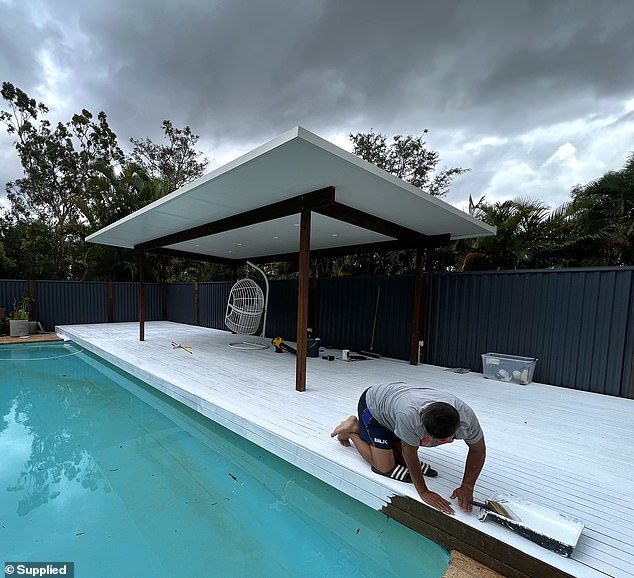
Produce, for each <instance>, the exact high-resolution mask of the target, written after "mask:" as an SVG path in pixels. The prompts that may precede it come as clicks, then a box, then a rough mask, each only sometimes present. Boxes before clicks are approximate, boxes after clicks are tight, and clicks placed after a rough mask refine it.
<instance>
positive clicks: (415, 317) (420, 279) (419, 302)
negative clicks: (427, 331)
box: [409, 247, 424, 365]
mask: <svg viewBox="0 0 634 578" xmlns="http://www.w3.org/2000/svg"><path fill="white" fill-rule="evenodd" d="M423 256H424V252H423V248H422V247H418V248H417V249H416V271H415V273H414V303H413V307H412V334H411V337H410V346H409V363H410V365H418V364H419V362H420V345H419V342H420V339H421V327H422V319H421V317H422V316H421V311H422V310H423V306H424V304H423V287H424V270H423Z"/></svg>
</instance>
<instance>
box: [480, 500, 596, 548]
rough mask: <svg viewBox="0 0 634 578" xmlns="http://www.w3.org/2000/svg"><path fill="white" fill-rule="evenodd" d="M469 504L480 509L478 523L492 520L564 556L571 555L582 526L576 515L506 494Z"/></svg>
mask: <svg viewBox="0 0 634 578" xmlns="http://www.w3.org/2000/svg"><path fill="white" fill-rule="evenodd" d="M472 504H473V505H474V506H477V507H479V508H480V513H479V515H478V519H479V520H480V521H481V522H485V521H486V520H488V519H492V520H494V521H495V522H497V523H498V524H501V525H502V526H504V527H506V528H508V529H509V530H511V531H513V532H515V533H516V534H519V535H520V536H522V537H524V538H526V539H528V540H530V541H531V542H535V543H536V544H538V545H539V546H541V547H542V548H546V549H547V550H551V551H552V552H555V553H557V554H561V555H562V556H565V557H566V558H570V556H571V555H572V552H573V550H574V549H575V546H576V545H577V542H578V540H579V536H581V532H582V531H583V528H584V524H583V522H582V521H581V520H579V519H577V518H573V517H572V516H568V515H567V514H563V513H561V512H558V511H556V510H553V509H551V508H547V507H546V506H542V505H541V504H534V503H531V502H529V501H527V500H524V499H522V498H516V497H515V496H512V495H511V494H507V493H501V494H495V495H493V496H491V498H489V499H488V500H486V502H484V503H482V502H472Z"/></svg>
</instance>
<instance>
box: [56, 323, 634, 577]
mask: <svg viewBox="0 0 634 578" xmlns="http://www.w3.org/2000/svg"><path fill="white" fill-rule="evenodd" d="M61 329H62V330H63V332H64V334H66V335H67V336H69V337H71V338H72V339H73V341H75V342H76V343H78V344H79V345H81V346H83V347H86V348H87V349H89V350H91V351H94V352H96V353H98V354H99V355H101V356H102V357H104V358H105V359H107V360H108V361H111V362H112V363H114V364H115V365H117V366H119V367H122V368H123V369H124V370H126V371H128V372H130V373H132V374H133V375H135V376H137V377H140V378H141V379H143V380H144V381H146V382H148V383H150V384H151V385H153V386H155V387H156V388H157V389H160V390H161V391H164V392H166V393H167V394H168V395H171V396H172V397H174V398H175V399H178V400H180V401H182V402H183V403H185V404H186V405H188V406H190V407H193V408H194V409H196V410H197V411H200V412H201V413H202V414H204V415H206V416H208V417H210V418H211V419H213V420H214V421H217V422H218V423H221V424H222V425H224V426H226V427H228V428H229V429H231V430H233V431H235V432H237V433H239V434H241V435H243V436H244V437H246V438H247V439H250V440H251V441H253V442H254V443H256V444H259V445H261V446H262V447H265V448H266V449H268V450H269V451H271V452H273V453H275V454H277V455H279V456H281V457H283V458H284V459H287V460H288V461H290V462H291V463H293V464H295V465H296V466H298V467H300V468H302V469H305V470H306V471H308V472H310V473H311V474H312V475H314V476H316V477H318V478H320V479H322V480H324V481H325V482H327V483H329V484H331V485H333V486H335V487H337V488H339V489H340V490H342V491H344V492H346V493H347V494H349V495H351V496H353V497H354V498H356V499H358V500H360V501H361V502H363V503H366V504H368V505H369V506H370V507H372V508H376V509H379V508H381V506H382V505H383V504H384V503H385V502H386V501H387V500H389V498H390V496H391V495H393V494H402V495H407V496H411V497H414V498H417V496H416V493H415V491H414V489H413V487H412V486H411V485H409V484H403V483H399V482H395V481H393V480H389V479H388V478H385V477H382V476H377V475H374V474H372V472H371V471H370V469H369V467H368V466H367V465H366V464H365V463H364V462H363V460H362V459H361V458H360V456H359V455H358V454H357V453H356V452H355V451H354V450H352V449H350V448H343V447H341V446H340V445H338V444H337V443H336V442H335V441H333V440H332V439H331V438H330V436H329V433H330V431H331V430H332V428H333V426H335V425H336V424H337V423H339V422H340V421H341V420H342V419H343V418H345V417H347V416H348V415H350V414H351V413H355V411H356V403H357V400H358V397H359V395H360V393H361V392H362V391H363V390H364V389H365V388H366V387H367V386H369V385H371V384H372V383H380V382H383V381H391V380H407V381H415V382H419V383H423V384H426V385H429V386H431V387H436V388H439V389H443V390H446V391H449V392H451V393H453V394H454V395H457V396H458V397H460V398H462V399H463V400H464V401H466V402H467V403H468V404H470V405H471V406H472V407H473V409H474V410H475V411H476V413H477V415H478V417H479V419H480V421H481V423H482V426H483V428H484V431H485V436H486V440H487V448H488V458H487V463H486V464H485V467H484V470H483V472H482V475H481V476H480V479H479V481H478V485H477V487H476V495H475V497H476V499H477V500H479V501H484V500H485V499H486V498H488V497H489V496H490V495H492V494H494V493H496V492H500V491H503V492H509V493H512V494H513V495H514V496H516V497H518V498H524V499H526V500H529V501H531V502H533V503H535V504H542V505H543V506H545V507H549V508H552V509H554V510H557V511H560V512H562V513H564V514H565V515H568V516H571V517H573V518H579V519H581V520H583V522H584V523H585V529H584V531H583V533H582V534H581V537H580V538H579V541H578V544H577V547H576V549H575V551H574V554H573V557H572V558H571V559H567V558H563V557H562V556H559V555H557V554H555V553H554V552H550V551H548V550H545V549H544V548H541V547H539V546H538V545H537V544H534V543H532V542H530V541H528V540H526V539H524V538H522V537H520V536H518V535H516V534H514V533H513V532H511V531H510V530H508V529H506V528H503V527H501V526H499V525H498V524H483V523H481V522H480V521H479V520H478V517H477V514H476V513H475V512H474V513H471V514H465V513H463V512H460V511H457V512H456V519H457V520H459V521H460V522H462V523H464V524H466V525H469V526H472V527H474V528H476V529H478V530H479V531H482V532H485V533H487V534H489V535H491V536H494V537H496V538H497V539H499V540H501V541H503V542H505V543H507V544H509V545H512V546H514V547H516V548H518V549H520V550H522V551H524V552H526V553H527V554H529V555H531V556H534V557H536V558H538V559H541V560H544V561H546V562H547V563H549V564H551V565H553V566H555V567H557V568H560V569H562V570H564V571H566V572H568V573H569V574H571V575H573V576H579V577H585V576H589V577H598V576H601V577H603V578H605V576H606V575H608V576H619V577H634V528H633V525H632V523H631V520H632V515H633V514H634V507H633V506H632V504H634V485H633V484H632V483H631V480H632V479H634V445H633V444H632V443H631V442H632V439H634V420H633V419H632V415H634V401H633V400H627V399H618V398H615V397H610V396H603V395H597V394H591V393H587V392H582V391H575V390H570V389H564V388H557V387H552V386H547V385H543V384H538V383H532V384H529V385H526V386H522V385H519V384H514V383H503V382H499V381H495V380H487V379H483V378H482V375H481V374H478V373H474V372H471V373H467V374H457V373H454V372H449V371H446V370H445V369H444V368H440V367H433V366H411V365H409V364H408V363H407V362H402V361H396V360H390V359H385V358H382V359H372V360H367V361H362V362H357V363H346V362H342V361H340V360H336V361H333V362H328V361H324V360H322V359H321V358H308V359H307V391H306V392H304V393H298V392H296V391H295V389H294V384H295V358H294V356H292V355H291V354H288V353H283V354H276V353H273V348H270V349H267V350H263V351H249V352H245V351H239V350H234V349H232V348H230V347H228V343H229V342H230V341H231V340H232V338H233V339H235V336H232V335H231V334H230V333H228V332H224V331H216V330H212V329H205V328H201V327H194V326H187V325H180V324H176V323H168V322H149V323H146V327H145V334H146V341H144V342H140V341H139V340H138V335H139V326H138V324H137V323H117V324H99V325H77V326H64V327H63V328H61ZM59 330H60V328H58V331H59ZM172 341H176V342H178V343H186V344H188V345H191V346H192V351H193V354H192V355H189V354H186V353H185V352H183V351H180V350H173V349H172V346H171V342H172ZM332 353H333V354H335V353H337V354H338V352H332ZM379 353H380V352H379ZM420 455H421V458H422V459H424V460H425V461H427V462H430V463H431V464H432V465H433V467H434V468H435V469H437V470H438V471H439V472H440V475H439V477H438V478H435V479H428V480H427V483H428V486H429V487H430V488H431V489H432V490H433V491H436V492H439V493H441V494H442V495H444V496H446V497H449V495H450V494H451V492H452V491H453V489H454V488H456V487H457V486H458V485H459V484H460V480H461V477H462V472H463V465H464V459H465V456H466V446H465V444H463V443H459V442H456V443H453V444H446V445H444V446H442V447H440V448H434V449H421V450H420ZM454 504H455V502H454ZM456 508H457V505H456ZM476 510H477V508H476Z"/></svg>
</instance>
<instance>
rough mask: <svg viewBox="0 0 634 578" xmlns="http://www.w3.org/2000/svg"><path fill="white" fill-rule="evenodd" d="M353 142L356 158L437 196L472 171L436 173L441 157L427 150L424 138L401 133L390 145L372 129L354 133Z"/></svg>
mask: <svg viewBox="0 0 634 578" xmlns="http://www.w3.org/2000/svg"><path fill="white" fill-rule="evenodd" d="M424 133H427V129H425V130H424ZM350 140H351V141H352V144H353V149H352V152H353V153H354V154H355V155H357V156H360V157H361V158H362V159H364V160H366V161H368V162H370V163H372V164H374V165H376V166H377V167H379V168H380V169H383V170H385V171H387V172H388V173H391V174H393V175H394V176H396V177H398V178H399V179H402V180H404V181H406V182H408V183H410V184H412V185H414V186H415V187H417V188H419V189H422V190H423V191H425V192H426V193H429V194H430V195H433V196H435V197H442V196H444V195H445V194H446V193H447V191H448V190H449V187H450V185H451V182H452V180H453V179H454V177H456V176H458V175H462V174H464V173H466V172H468V170H469V169H461V168H452V169H444V170H442V171H440V172H439V173H437V174H435V173H436V167H437V166H438V163H439V162H440V154H439V153H438V151H435V150H432V149H428V148H427V147H426V143H425V141H424V140H423V136H422V135H421V136H411V135H408V136H402V135H400V134H398V135H396V136H394V137H392V142H391V143H390V144H388V142H387V137H386V136H385V135H383V134H380V133H375V132H374V131H373V130H370V132H368V133H357V134H351V135H350Z"/></svg>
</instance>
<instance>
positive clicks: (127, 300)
mask: <svg viewBox="0 0 634 578" xmlns="http://www.w3.org/2000/svg"><path fill="white" fill-rule="evenodd" d="M112 318H113V319H112V320H113V321H114V322H115V323H117V322H120V321H138V320H139V284H138V283H113V284H112ZM161 319H163V288H162V286H161V285H160V284H159V283H146V284H145V320H146V321H160V320H161Z"/></svg>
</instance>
